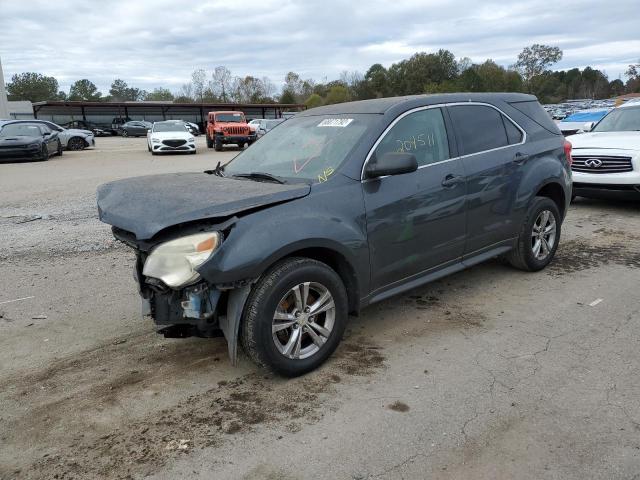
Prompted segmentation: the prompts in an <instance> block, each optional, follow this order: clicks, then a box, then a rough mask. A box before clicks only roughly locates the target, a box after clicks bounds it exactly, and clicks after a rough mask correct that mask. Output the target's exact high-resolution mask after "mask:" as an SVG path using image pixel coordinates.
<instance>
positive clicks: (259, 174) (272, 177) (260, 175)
mask: <svg viewBox="0 0 640 480" xmlns="http://www.w3.org/2000/svg"><path fill="white" fill-rule="evenodd" d="M232 177H241V178H253V179H256V180H268V181H270V182H275V183H285V181H284V180H282V179H281V178H278V177H276V176H275V175H271V174H270V173H266V172H251V173H236V174H235V175H232Z"/></svg>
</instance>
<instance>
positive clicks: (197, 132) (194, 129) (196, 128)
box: [184, 122, 200, 137]
mask: <svg viewBox="0 0 640 480" xmlns="http://www.w3.org/2000/svg"><path fill="white" fill-rule="evenodd" d="M184 123H186V124H187V127H188V128H189V131H190V132H191V133H193V134H194V135H195V136H196V137H197V136H198V135H200V127H199V126H198V124H197V123H193V122H184Z"/></svg>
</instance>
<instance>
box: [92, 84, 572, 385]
mask: <svg viewBox="0 0 640 480" xmlns="http://www.w3.org/2000/svg"><path fill="white" fill-rule="evenodd" d="M570 162H571V144H570V143H569V142H567V141H566V140H565V139H564V137H563V136H562V135H561V133H560V131H559V130H558V128H557V127H556V125H555V123H554V122H553V121H552V120H551V118H549V116H548V115H547V114H546V113H545V111H544V110H543V109H542V107H541V106H540V104H539V103H538V102H537V101H536V98H535V97H534V96H531V95H524V94H515V93H514V94H505V93H501V94H497V93H496V94H494V93H492V94H473V93H464V94H446V95H422V96H411V97H398V98H384V99H376V100H366V101H360V102H352V103H342V104H339V105H329V106H324V107H319V108H315V109H311V110H307V111H305V112H301V113H299V114H298V115H296V116H295V117H294V118H292V119H290V120H287V121H286V122H284V123H283V124H282V125H280V126H279V127H278V128H276V129H274V130H273V131H272V132H271V133H270V134H269V135H266V136H265V137H264V138H263V139H261V140H260V141H259V142H257V143H256V144H255V145H254V146H253V147H252V148H249V149H246V150H245V151H244V152H242V153H240V154H239V155H237V156H236V157H235V158H234V159H233V160H232V161H231V162H230V163H228V164H227V165H226V166H225V167H220V166H219V165H218V167H216V168H215V169H213V170H209V171H207V172H204V173H179V174H164V175H153V176H148V177H136V178H131V179H125V180H119V181H115V182H112V183H108V184H106V185H102V186H101V187H99V189H98V193H97V200H98V209H99V216H100V219H101V220H102V221H103V222H105V223H108V224H110V225H112V226H113V233H114V235H115V236H116V238H118V239H120V240H121V241H123V242H125V243H126V244H128V245H129V246H131V247H132V248H133V249H134V250H135V252H136V255H137V262H136V274H135V276H136V278H137V281H138V283H139V287H140V292H141V295H142V298H143V306H144V311H145V312H146V313H147V314H149V315H151V316H152V317H153V319H154V321H155V323H156V324H157V325H158V326H159V327H163V328H162V330H160V331H161V332H163V333H164V334H165V335H167V336H178V337H180V336H188V335H190V334H191V335H193V334H195V335H200V336H216V335H218V332H220V331H221V332H222V333H223V334H224V336H225V337H226V339H227V342H228V346H229V354H230V356H231V359H232V362H235V359H236V348H237V343H238V341H239V342H240V343H241V345H242V346H243V348H244V350H245V352H246V353H247V354H248V355H249V357H250V358H252V359H253V360H254V361H256V362H257V363H259V364H262V365H267V366H269V367H270V368H272V369H274V370H276V371H277V372H279V373H281V374H284V375H291V376H293V375H299V374H302V373H304V372H307V371H309V370H311V369H313V368H315V367H317V366H318V365H320V364H321V363H322V362H323V361H324V360H326V359H327V357H329V355H331V353H332V352H333V351H334V350H335V348H336V347H337V345H338V343H339V342H340V339H341V337H342V334H343V332H344V330H345V326H346V324H347V321H348V314H349V313H354V314H357V313H358V312H360V311H361V310H362V309H363V308H364V307H366V306H367V305H369V304H372V303H375V302H378V301H380V300H383V299H386V298H388V297H390V296H393V295H397V294H399V293H402V292H405V291H407V290H410V289H412V288H415V287H418V286H420V285H422V284H425V283H427V282H430V281H433V280H435V279H437V278H440V277H443V276H445V275H448V274H451V273H453V272H457V271H459V270H462V269H464V268H467V267H470V266H472V265H475V264H477V263H480V262H483V261H485V260H487V259H490V258H492V257H496V256H499V255H504V256H506V258H507V259H508V260H509V261H510V262H511V264H512V265H514V266H515V267H517V268H520V269H523V270H528V271H537V270H540V269H542V268H544V267H545V266H546V265H548V264H549V262H550V261H551V260H552V258H553V256H554V254H555V251H556V248H557V246H558V242H559V240H560V232H561V225H562V222H563V219H564V216H565V212H566V210H567V206H568V204H569V199H570V196H571V171H570V166H569V165H570Z"/></svg>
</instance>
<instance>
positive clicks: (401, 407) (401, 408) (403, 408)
mask: <svg viewBox="0 0 640 480" xmlns="http://www.w3.org/2000/svg"><path fill="white" fill-rule="evenodd" d="M387 408H388V409H389V410H393V411H394V412H401V413H404V412H408V411H409V405H407V404H406V403H404V402H401V401H400V400H396V401H395V402H393V403H392V404H391V405H389V406H388V407H387Z"/></svg>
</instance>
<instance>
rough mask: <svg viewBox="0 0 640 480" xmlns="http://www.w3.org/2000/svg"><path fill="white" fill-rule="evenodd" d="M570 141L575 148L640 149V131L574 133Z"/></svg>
mask: <svg viewBox="0 0 640 480" xmlns="http://www.w3.org/2000/svg"><path fill="white" fill-rule="evenodd" d="M569 141H570V142H571V145H572V146H573V150H576V149H581V148H603V149H616V150H640V132H590V133H582V134H579V135H573V136H572V137H571V138H570V139H569Z"/></svg>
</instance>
